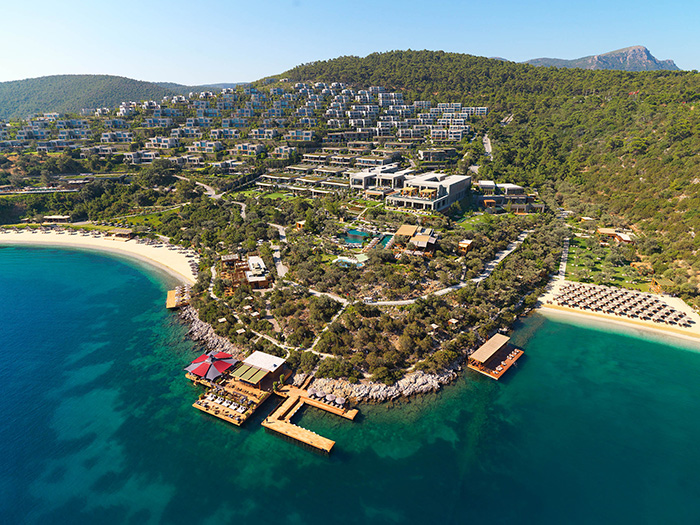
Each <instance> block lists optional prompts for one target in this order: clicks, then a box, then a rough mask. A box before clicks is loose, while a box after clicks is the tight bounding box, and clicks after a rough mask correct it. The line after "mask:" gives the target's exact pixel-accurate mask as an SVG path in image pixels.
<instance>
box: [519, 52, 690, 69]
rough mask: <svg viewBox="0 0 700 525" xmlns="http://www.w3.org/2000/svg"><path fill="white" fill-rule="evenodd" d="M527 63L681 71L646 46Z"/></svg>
mask: <svg viewBox="0 0 700 525" xmlns="http://www.w3.org/2000/svg"><path fill="white" fill-rule="evenodd" d="M525 64H530V65H533V66H550V67H566V68H576V67H577V68H581V69H614V70H618V71H679V70H680V69H679V67H678V66H677V65H676V64H675V62H674V61H673V60H658V59H657V58H656V57H654V55H652V54H651V53H650V52H649V50H648V49H647V48H646V47H644V46H631V47H626V48H624V49H618V50H616V51H610V52H609V53H603V54H600V55H590V56H587V57H582V58H575V59H573V60H564V59H561V58H534V59H532V60H527V61H526V62H525Z"/></svg>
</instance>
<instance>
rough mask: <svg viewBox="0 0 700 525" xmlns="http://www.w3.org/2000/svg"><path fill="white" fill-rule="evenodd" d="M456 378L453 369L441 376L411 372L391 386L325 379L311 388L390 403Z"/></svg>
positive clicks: (358, 398)
mask: <svg viewBox="0 0 700 525" xmlns="http://www.w3.org/2000/svg"><path fill="white" fill-rule="evenodd" d="M456 377H457V369H453V370H448V371H446V372H443V373H441V374H426V373H425V372H411V373H409V374H407V375H406V376H405V377H403V378H402V379H401V380H400V381H397V382H396V383H395V384H393V385H391V386H387V385H385V384H383V383H374V382H371V381H368V382H364V381H363V382H360V383H356V384H352V383H348V382H347V381H345V380H344V379H326V378H316V379H314V381H313V383H312V384H311V386H313V387H314V388H316V389H317V390H323V391H324V392H326V393H329V394H335V395H337V396H342V397H347V398H350V399H354V400H355V401H364V402H382V401H391V400H392V399H397V398H399V397H409V396H414V395H417V394H427V393H429V392H435V391H436V390H439V389H440V387H441V386H442V385H446V384H447V383H450V382H452V381H454V380H455V378H456Z"/></svg>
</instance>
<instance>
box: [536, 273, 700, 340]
mask: <svg viewBox="0 0 700 525" xmlns="http://www.w3.org/2000/svg"><path fill="white" fill-rule="evenodd" d="M567 282H568V281H564V280H557V281H555V282H553V283H552V284H551V285H550V289H549V290H548V291H547V292H546V293H545V294H543V295H542V297H540V302H539V304H538V306H537V307H536V308H535V310H534V311H536V312H538V313H540V314H542V315H544V316H545V317H550V318H555V317H559V318H560V319H566V318H569V319H578V320H579V321H588V322H589V323H592V324H597V325H600V326H611V327H612V326H614V327H617V328H627V329H628V330H630V331H638V332H644V333H646V334H650V335H654V336H655V339H657V340H667V339H669V338H674V339H680V340H683V341H686V342H692V343H695V345H700V316H699V315H698V314H697V312H695V311H694V310H693V309H692V308H691V307H690V306H689V305H688V304H686V303H685V302H684V301H683V300H682V299H680V298H678V297H671V296H665V295H663V296H658V297H659V298H660V299H662V300H663V301H664V302H666V303H668V304H670V305H671V306H673V307H674V308H676V309H678V310H681V311H683V312H684V313H685V314H686V315H688V316H690V317H691V318H692V319H693V320H694V321H695V324H693V325H692V326H690V327H689V328H682V327H680V326H670V325H667V324H665V323H664V324H662V323H658V322H653V321H644V320H641V319H632V318H628V317H623V316H620V315H615V314H607V313H603V312H592V311H589V310H584V309H582V308H573V307H570V306H561V305H558V304H553V302H552V301H553V298H554V297H555V295H556V294H557V292H558V290H559V288H561V286H563V285H564V284H566V283H567Z"/></svg>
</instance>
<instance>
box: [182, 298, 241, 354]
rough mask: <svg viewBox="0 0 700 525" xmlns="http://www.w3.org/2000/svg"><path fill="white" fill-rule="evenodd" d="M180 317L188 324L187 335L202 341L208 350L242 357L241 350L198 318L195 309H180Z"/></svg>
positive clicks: (194, 339)
mask: <svg viewBox="0 0 700 525" xmlns="http://www.w3.org/2000/svg"><path fill="white" fill-rule="evenodd" d="M180 318H181V319H182V320H183V321H184V322H185V323H187V324H189V325H190V329H189V331H188V332H187V336H188V337H189V338H190V339H192V340H193V341H195V342H197V343H202V344H203V345H205V346H206V347H207V350H209V351H217V352H227V353H229V354H231V355H233V356H234V357H236V358H238V359H243V351H242V350H241V349H240V348H239V347H237V346H236V345H234V344H233V343H232V342H231V341H229V340H228V339H226V338H225V337H221V336H220V335H217V334H216V332H214V328H212V326H211V325H210V324H209V323H205V322H204V321H202V320H201V319H200V318H199V315H198V314H197V310H195V309H194V308H193V307H192V306H186V307H184V308H181V309H180Z"/></svg>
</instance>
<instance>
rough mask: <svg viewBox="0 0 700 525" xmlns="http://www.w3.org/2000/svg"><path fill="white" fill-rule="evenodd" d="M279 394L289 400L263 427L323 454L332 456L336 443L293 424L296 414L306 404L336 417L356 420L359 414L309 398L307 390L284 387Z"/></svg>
mask: <svg viewBox="0 0 700 525" xmlns="http://www.w3.org/2000/svg"><path fill="white" fill-rule="evenodd" d="M277 393H278V394H279V395H281V396H283V397H286V398H287V399H285V400H284V402H283V403H282V404H280V406H279V407H277V409H276V410H275V411H274V412H273V413H272V414H270V415H269V416H268V417H267V418H265V420H264V421H263V422H262V426H263V427H265V428H267V429H269V430H272V431H273V432H275V433H277V434H280V435H281V436H283V437H286V438H287V439H290V440H292V441H297V442H299V443H303V444H304V445H307V446H309V447H311V448H313V449H315V450H318V451H320V452H323V453H325V454H330V452H331V450H332V449H333V446H334V445H335V441H333V440H331V439H328V438H325V437H323V436H319V435H318V434H316V433H315V432H312V431H311V430H307V429H305V428H302V427H300V426H298V425H295V424H293V423H292V422H291V419H292V417H294V414H296V413H297V412H298V411H299V409H300V408H301V407H303V406H304V405H305V404H308V405H310V406H313V407H315V408H319V409H321V410H325V411H326V412H329V413H331V414H334V415H336V416H339V417H342V418H345V419H349V420H351V421H352V420H354V419H355V417H356V416H357V414H358V411H357V409H355V408H353V409H346V408H341V407H337V406H332V405H329V404H327V403H324V402H323V401H320V400H318V399H312V398H310V397H309V395H308V392H307V391H306V390H302V389H300V388H296V387H293V386H284V387H282V388H281V389H280V390H278V391H277Z"/></svg>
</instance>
